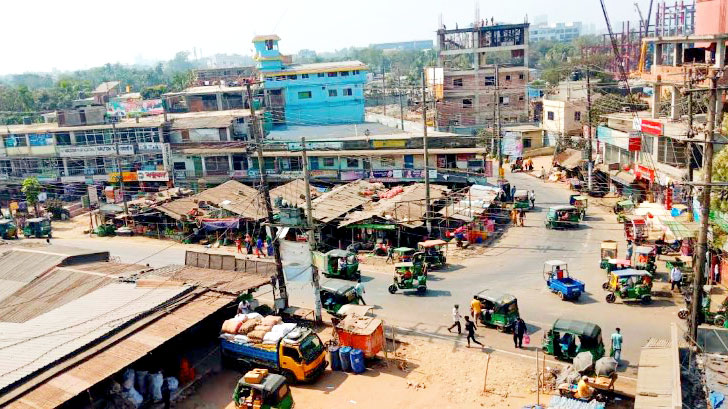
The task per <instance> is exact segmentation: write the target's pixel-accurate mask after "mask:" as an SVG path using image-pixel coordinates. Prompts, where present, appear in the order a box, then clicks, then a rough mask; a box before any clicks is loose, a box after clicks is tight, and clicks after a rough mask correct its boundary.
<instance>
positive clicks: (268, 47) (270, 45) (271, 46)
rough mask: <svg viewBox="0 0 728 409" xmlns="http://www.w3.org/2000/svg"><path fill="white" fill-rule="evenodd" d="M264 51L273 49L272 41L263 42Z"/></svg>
mask: <svg viewBox="0 0 728 409" xmlns="http://www.w3.org/2000/svg"><path fill="white" fill-rule="evenodd" d="M265 49H266V50H272V49H273V40H265Z"/></svg>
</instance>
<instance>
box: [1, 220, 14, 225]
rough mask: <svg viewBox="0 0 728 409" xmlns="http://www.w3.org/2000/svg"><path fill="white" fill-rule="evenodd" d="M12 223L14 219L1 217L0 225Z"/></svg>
mask: <svg viewBox="0 0 728 409" xmlns="http://www.w3.org/2000/svg"><path fill="white" fill-rule="evenodd" d="M11 223H13V221H12V220H8V219H0V225H4V224H11Z"/></svg>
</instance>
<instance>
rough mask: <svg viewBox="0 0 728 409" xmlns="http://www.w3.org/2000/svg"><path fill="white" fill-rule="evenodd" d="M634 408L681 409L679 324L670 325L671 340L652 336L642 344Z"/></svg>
mask: <svg viewBox="0 0 728 409" xmlns="http://www.w3.org/2000/svg"><path fill="white" fill-rule="evenodd" d="M636 392H637V393H635V399H634V408H635V409H654V408H671V409H672V408H682V407H683V398H682V387H681V376H680V355H679V339H678V332H677V326H676V324H675V323H672V324H670V339H655V338H650V339H649V340H648V341H647V343H646V344H645V346H643V347H642V350H641V352H640V358H639V365H638V371H637V391H636Z"/></svg>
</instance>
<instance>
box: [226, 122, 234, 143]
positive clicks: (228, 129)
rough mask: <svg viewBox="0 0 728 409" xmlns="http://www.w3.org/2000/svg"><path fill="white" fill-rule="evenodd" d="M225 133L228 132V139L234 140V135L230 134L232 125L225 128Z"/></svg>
mask: <svg viewBox="0 0 728 409" xmlns="http://www.w3.org/2000/svg"><path fill="white" fill-rule="evenodd" d="M225 133H226V134H227V140H228V142H230V141H232V140H233V138H232V135H231V134H230V127H229V126H228V127H227V128H225Z"/></svg>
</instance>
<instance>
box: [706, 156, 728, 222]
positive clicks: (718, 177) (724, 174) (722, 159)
mask: <svg viewBox="0 0 728 409" xmlns="http://www.w3.org/2000/svg"><path fill="white" fill-rule="evenodd" d="M713 182H728V149H723V150H721V151H720V152H718V154H717V155H715V156H714V157H713ZM713 192H714V193H713V195H712V197H711V198H710V208H711V209H712V210H718V211H721V212H723V213H728V197H726V191H725V190H718V191H717V192H716V191H713Z"/></svg>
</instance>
